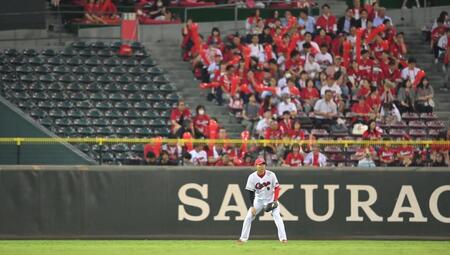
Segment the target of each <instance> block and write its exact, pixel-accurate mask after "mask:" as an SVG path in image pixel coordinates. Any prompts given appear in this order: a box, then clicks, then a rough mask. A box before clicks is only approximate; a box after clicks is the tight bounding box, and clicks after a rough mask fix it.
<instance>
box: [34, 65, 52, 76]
mask: <svg viewBox="0 0 450 255" xmlns="http://www.w3.org/2000/svg"><path fill="white" fill-rule="evenodd" d="M55 67H57V66H55ZM33 69H34V72H35V73H37V74H47V73H50V72H52V69H53V68H52V66H49V65H41V66H35V67H34V68H33Z"/></svg>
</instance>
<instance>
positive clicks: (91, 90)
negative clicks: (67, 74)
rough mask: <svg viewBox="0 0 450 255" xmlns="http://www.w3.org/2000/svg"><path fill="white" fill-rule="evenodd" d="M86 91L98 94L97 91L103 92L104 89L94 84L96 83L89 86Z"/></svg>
mask: <svg viewBox="0 0 450 255" xmlns="http://www.w3.org/2000/svg"><path fill="white" fill-rule="evenodd" d="M86 90H87V91H89V92H97V91H100V90H102V88H101V86H100V85H99V84H98V83H96V82H94V83H90V84H88V85H87V87H86Z"/></svg>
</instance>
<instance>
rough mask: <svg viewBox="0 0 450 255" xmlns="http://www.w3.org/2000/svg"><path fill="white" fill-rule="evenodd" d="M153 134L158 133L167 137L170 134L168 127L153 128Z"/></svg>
mask: <svg viewBox="0 0 450 255" xmlns="http://www.w3.org/2000/svg"><path fill="white" fill-rule="evenodd" d="M155 135H160V136H163V137H167V136H169V135H170V129H169V128H157V129H156V130H155Z"/></svg>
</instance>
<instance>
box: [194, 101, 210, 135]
mask: <svg viewBox="0 0 450 255" xmlns="http://www.w3.org/2000/svg"><path fill="white" fill-rule="evenodd" d="M195 112H196V115H195V117H194V119H193V122H194V130H195V137H196V138H205V137H208V132H207V131H208V130H207V129H208V124H209V120H210V119H211V118H210V117H209V115H208V114H206V112H205V107H204V106H203V105H198V106H197V108H196V109H195Z"/></svg>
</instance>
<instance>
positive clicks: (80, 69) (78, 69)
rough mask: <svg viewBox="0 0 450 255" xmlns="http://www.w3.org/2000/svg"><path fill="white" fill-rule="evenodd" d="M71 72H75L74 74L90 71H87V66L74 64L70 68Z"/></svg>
mask: <svg viewBox="0 0 450 255" xmlns="http://www.w3.org/2000/svg"><path fill="white" fill-rule="evenodd" d="M72 73H75V74H87V73H90V72H89V68H87V67H85V66H83V65H80V66H74V67H73V68H72Z"/></svg>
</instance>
